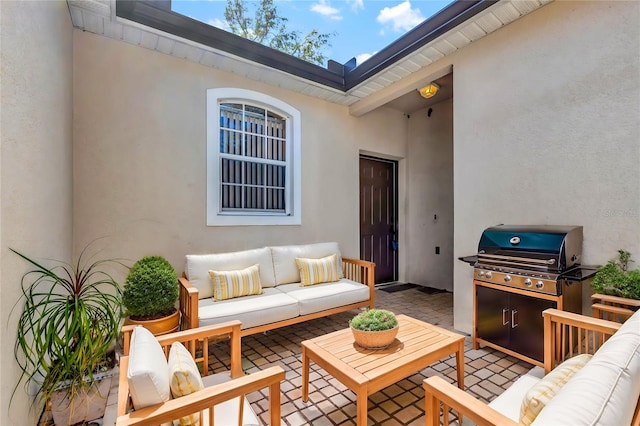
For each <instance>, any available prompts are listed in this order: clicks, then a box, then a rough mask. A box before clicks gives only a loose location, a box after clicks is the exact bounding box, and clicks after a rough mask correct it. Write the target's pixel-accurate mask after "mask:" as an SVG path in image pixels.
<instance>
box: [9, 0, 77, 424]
mask: <svg viewBox="0 0 640 426" xmlns="http://www.w3.org/2000/svg"><path fill="white" fill-rule="evenodd" d="M0 14H1V17H0V19H1V25H0V27H1V29H2V30H1V39H0V43H1V45H2V50H1V52H2V61H1V73H0V79H1V108H2V116H1V127H0V129H1V137H2V139H1V146H0V148H1V149H0V158H1V162H0V200H1V207H0V217H1V224H0V256H1V257H0V263H1V267H0V293H1V295H2V297H1V298H0V309H1V314H0V335H1V338H0V341H2V345H1V346H2V347H1V348H0V383H2V386H0V393H1V395H2V396H1V399H0V424H2V425H33V424H35V423H36V417H35V416H36V413H35V412H31V413H29V406H30V403H31V401H30V398H29V397H28V396H27V394H26V393H25V392H24V391H23V390H22V388H20V389H18V391H17V392H16V395H15V397H14V399H13V402H12V404H11V407H9V400H10V398H11V393H12V390H13V387H14V385H15V383H16V381H17V380H18V367H17V364H16V362H15V359H14V355H13V345H14V342H15V337H16V332H15V330H16V326H17V316H18V315H19V312H20V309H17V310H16V312H14V313H13V315H10V311H11V309H12V308H13V306H14V304H15V303H16V302H17V300H18V298H19V296H20V294H21V293H20V277H21V276H22V274H23V273H24V272H25V271H26V270H27V265H26V264H25V262H23V261H20V260H19V259H18V257H17V256H16V255H15V254H13V253H11V252H10V251H9V247H11V248H14V249H16V250H18V251H21V252H23V253H24V254H26V255H28V256H31V257H35V258H38V259H45V258H54V259H61V260H67V261H68V260H70V259H71V252H72V208H71V203H72V198H71V197H72V168H73V165H72V140H71V137H72V78H73V73H72V56H73V53H72V49H73V44H72V42H73V39H72V28H71V22H70V19H69V10H68V8H67V4H66V2H63V1H55V2H53V1H40V2H13V1H3V2H0Z"/></svg>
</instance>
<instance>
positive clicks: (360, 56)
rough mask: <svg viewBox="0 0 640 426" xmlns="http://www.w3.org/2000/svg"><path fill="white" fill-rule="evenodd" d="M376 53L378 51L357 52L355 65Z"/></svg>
mask: <svg viewBox="0 0 640 426" xmlns="http://www.w3.org/2000/svg"><path fill="white" fill-rule="evenodd" d="M376 53H378V52H373V53H361V54H359V55H358V56H356V66H358V65H360V64H361V63H363V62H364V61H366V60H367V59H369V58H370V57H372V56H373V55H375V54H376Z"/></svg>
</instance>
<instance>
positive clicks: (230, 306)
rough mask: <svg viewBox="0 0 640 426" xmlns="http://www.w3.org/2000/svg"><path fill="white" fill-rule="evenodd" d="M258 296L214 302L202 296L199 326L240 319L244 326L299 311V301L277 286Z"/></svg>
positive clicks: (254, 325) (293, 316) (270, 320)
mask: <svg viewBox="0 0 640 426" xmlns="http://www.w3.org/2000/svg"><path fill="white" fill-rule="evenodd" d="M263 290H264V293H263V294H259V295H256V296H244V297H237V298H235V299H228V300H220V301H214V300H213V299H211V298H209V299H202V300H200V301H199V303H198V317H199V322H200V327H203V326H206V325H212V324H219V323H222V322H225V321H231V320H239V321H241V322H242V328H243V329H245V328H251V327H256V326H258V325H263V324H269V323H272V322H277V321H283V320H286V319H290V318H295V317H297V316H298V314H299V310H298V301H297V300H296V299H294V298H293V297H291V296H288V295H286V294H284V293H283V292H281V291H280V290H278V289H277V288H265V289H263Z"/></svg>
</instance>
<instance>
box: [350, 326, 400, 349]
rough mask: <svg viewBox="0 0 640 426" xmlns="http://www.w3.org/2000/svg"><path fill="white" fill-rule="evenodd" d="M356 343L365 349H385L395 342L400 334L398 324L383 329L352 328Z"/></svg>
mask: <svg viewBox="0 0 640 426" xmlns="http://www.w3.org/2000/svg"><path fill="white" fill-rule="evenodd" d="M351 331H352V332H353V338H354V339H355V341H356V343H357V344H358V345H359V346H361V347H363V348H365V349H384V348H386V347H387V346H389V345H390V344H392V343H393V341H394V339H395V338H396V335H397V334H398V326H395V327H394V328H391V329H389V330H382V331H362V330H356V329H355V328H353V327H352V328H351Z"/></svg>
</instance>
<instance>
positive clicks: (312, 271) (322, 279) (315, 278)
mask: <svg viewBox="0 0 640 426" xmlns="http://www.w3.org/2000/svg"><path fill="white" fill-rule="evenodd" d="M336 260H337V257H336V255H335V254H332V255H331V256H327V257H323V258H321V259H305V258H303V257H296V265H297V266H298V270H299V271H300V285H301V286H303V287H304V286H308V285H313V284H320V283H331V282H334V281H338V280H339V279H340V276H339V275H338V268H337V266H336V265H337V262H336Z"/></svg>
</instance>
